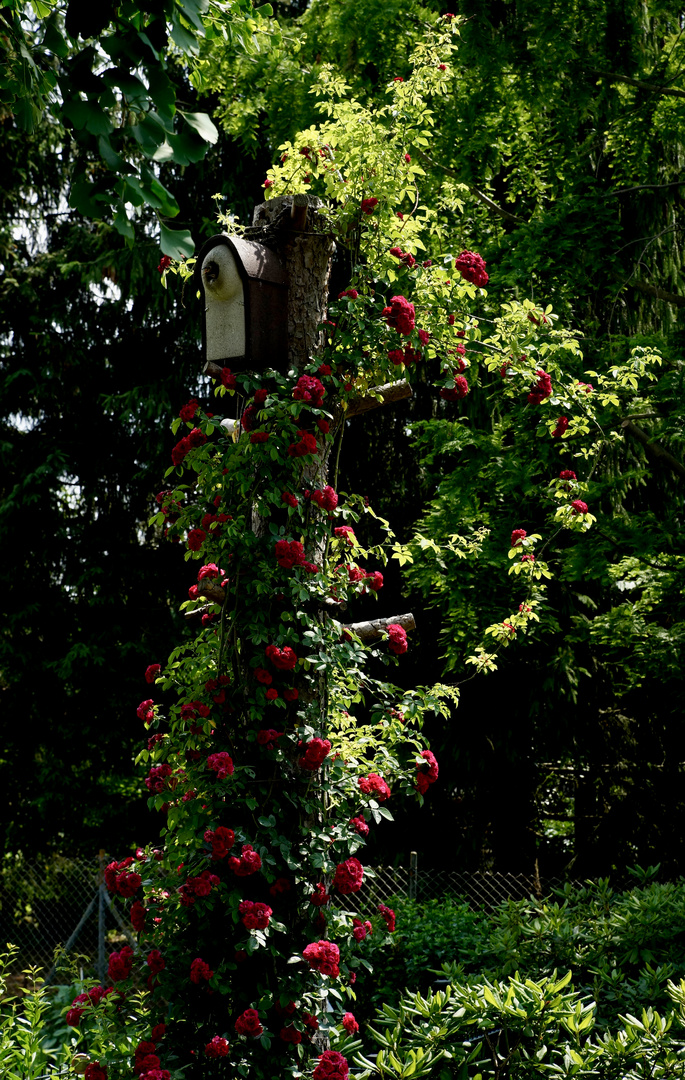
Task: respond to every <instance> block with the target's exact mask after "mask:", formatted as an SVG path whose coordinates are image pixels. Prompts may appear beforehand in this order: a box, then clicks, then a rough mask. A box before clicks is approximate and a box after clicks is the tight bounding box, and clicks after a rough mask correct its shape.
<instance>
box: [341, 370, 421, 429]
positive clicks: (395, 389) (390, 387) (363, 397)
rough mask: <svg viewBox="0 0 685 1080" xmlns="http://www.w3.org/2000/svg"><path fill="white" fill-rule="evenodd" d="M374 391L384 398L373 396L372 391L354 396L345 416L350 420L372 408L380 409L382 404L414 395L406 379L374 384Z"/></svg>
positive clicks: (389, 403)
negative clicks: (380, 384) (379, 384)
mask: <svg viewBox="0 0 685 1080" xmlns="http://www.w3.org/2000/svg"><path fill="white" fill-rule="evenodd" d="M373 391H374V393H377V394H380V395H381V398H382V400H379V398H377V397H371V396H370V393H367V394H360V395H359V397H353V398H351V400H350V402H349V404H348V406H347V411H346V413H345V418H346V419H348V420H349V419H350V418H351V417H352V416H360V415H361V414H362V413H365V412H370V410H371V409H378V408H379V407H380V406H381V405H392V404H394V402H396V401H403V400H404V399H405V398H410V397H411V396H412V388H411V386H410V385H409V383H408V382H407V380H406V379H400V381H399V382H394V383H384V384H383V386H374V387H373Z"/></svg>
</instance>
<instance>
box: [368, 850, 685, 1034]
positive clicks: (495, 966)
mask: <svg viewBox="0 0 685 1080" xmlns="http://www.w3.org/2000/svg"><path fill="white" fill-rule="evenodd" d="M652 869H653V870H656V869H658V868H652ZM393 907H394V909H395V913H396V915H397V930H396V932H395V934H394V935H393V944H392V948H391V949H388V947H387V945H385V944H384V945H380V944H379V945H376V944H375V943H374V941H373V939H371V940H370V942H369V944H368V946H367V948H368V955H369V958H370V959H371V960H372V961H373V963H374V966H375V967H377V968H378V969H379V979H378V982H375V983H374V985H373V986H370V985H369V986H366V987H360V989H359V993H360V1000H361V1003H362V1005H363V1012H364V1014H365V1015H366V1016H368V1015H369V1012H370V1009H371V1007H372V1006H373V1007H380V1005H381V1003H386V1004H389V1005H392V1006H395V1005H396V1004H397V1003H398V1001H399V999H400V996H401V995H402V994H403V992H404V989H405V987H406V988H407V990H409V991H416V990H418V991H420V992H421V993H422V994H424V993H426V992H427V991H428V989H429V988H430V986H431V985H435V979H436V977H437V978H438V979H448V980H449V982H450V983H452V984H454V985H457V984H460V985H462V984H463V985H464V986H471V985H474V984H479V983H480V981H481V980H482V979H483V978H485V979H487V980H490V981H491V982H492V981H497V980H503V979H507V978H510V977H516V978H518V977H519V973H520V976H521V977H522V978H523V979H532V980H534V981H537V980H539V979H541V978H542V977H545V978H548V979H552V978H553V977H554V973H555V972H556V971H568V972H570V975H571V977H572V979H573V983H574V985H575V986H576V987H578V988H580V989H579V993H582V995H583V996H585V997H588V995H589V996H590V997H591V999H592V1000H593V1002H595V1003H596V1005H595V1006H594V1008H595V1012H594V1019H593V1024H594V1026H595V1027H596V1028H597V1030H599V1031H601V1032H605V1031H607V1030H609V1029H610V1028H612V1027H613V1026H615V1024H616V1023H617V1021H618V1018H619V1017H620V1016H621V1015H625V1014H627V1013H633V1014H635V1015H640V1014H641V1012H642V1009H643V1008H644V1007H647V1006H648V1007H650V1008H653V1009H656V1010H658V1011H659V1012H660V1013H662V1014H666V1013H668V1011H669V1008H670V1006H671V993H672V991H671V990H670V989H669V983H670V982H674V981H675V982H676V983H678V982H679V981H680V980H682V979H683V978H684V977H685V935H684V927H685V921H684V920H685V884H683V882H682V881H678V882H669V883H666V884H657V883H652V884H645V885H643V886H641V887H635V888H633V889H630V890H627V891H625V892H620V891H615V890H614V889H612V888H611V886H610V884H609V881H608V880H607V879H604V880H600V881H598V882H594V883H590V882H589V883H587V884H586V885H583V886H575V885H574V886H572V885H567V886H565V888H564V889H563V890H559V891H557V893H556V894H555V895H554V896H553V897H550V898H546V899H544V900H536V899H535V898H532V897H531V899H529V900H518V901H513V900H510V901H508V902H506V903H504V904H500V905H498V906H497V907H495V908H494V909H493V911H492V912H490V913H489V914H485V913H483V912H481V911H474V910H473V909H472V908H470V907H469V905H468V904H467V903H466V902H464V901H462V900H460V899H458V898H451V897H444V898H441V899H438V900H431V901H426V902H419V903H417V902H416V901H407V900H403V899H399V898H398V899H397V900H395V901H393Z"/></svg>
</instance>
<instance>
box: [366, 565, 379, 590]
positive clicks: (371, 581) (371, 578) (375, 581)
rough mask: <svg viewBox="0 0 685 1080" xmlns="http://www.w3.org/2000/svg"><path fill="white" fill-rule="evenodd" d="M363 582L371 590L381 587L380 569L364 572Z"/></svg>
mask: <svg viewBox="0 0 685 1080" xmlns="http://www.w3.org/2000/svg"><path fill="white" fill-rule="evenodd" d="M364 582H365V584H366V587H367V588H368V589H371V591H372V592H378V590H379V589H382V588H383V575H382V574H381V572H380V570H374V571H373V573H371V574H366V576H365V578H364Z"/></svg>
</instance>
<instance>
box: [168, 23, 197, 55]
mask: <svg viewBox="0 0 685 1080" xmlns="http://www.w3.org/2000/svg"><path fill="white" fill-rule="evenodd" d="M171 39H172V41H173V42H174V44H175V45H178V47H179V49H181V51H182V52H185V53H190V55H191V56H197V54H198V52H199V51H200V47H199V45H198V42H197V38H196V37H195V34H193V33H191V31H190V30H186V28H185V27H184V26H182V25H181V23H180V22H179V21H178V19H174V21H173V23H172V25H171Z"/></svg>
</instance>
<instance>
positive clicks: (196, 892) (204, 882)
mask: <svg viewBox="0 0 685 1080" xmlns="http://www.w3.org/2000/svg"><path fill="white" fill-rule="evenodd" d="M219 884H220V880H219V878H218V877H217V876H216V874H211V873H210V872H209V870H203V871H202V873H201V874H199V875H198V876H197V877H189V878H188V879H187V880H186V882H185V884H184V885H181V887H180V888H179V890H178V892H179V895H180V897H181V903H182V904H183V906H184V907H192V906H193V905H194V903H195V901H196V900H203V899H204V898H205V897H207V896H209V894H210V893H211V891H212V889H213V888H215V887H216V886H217V885H219Z"/></svg>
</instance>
